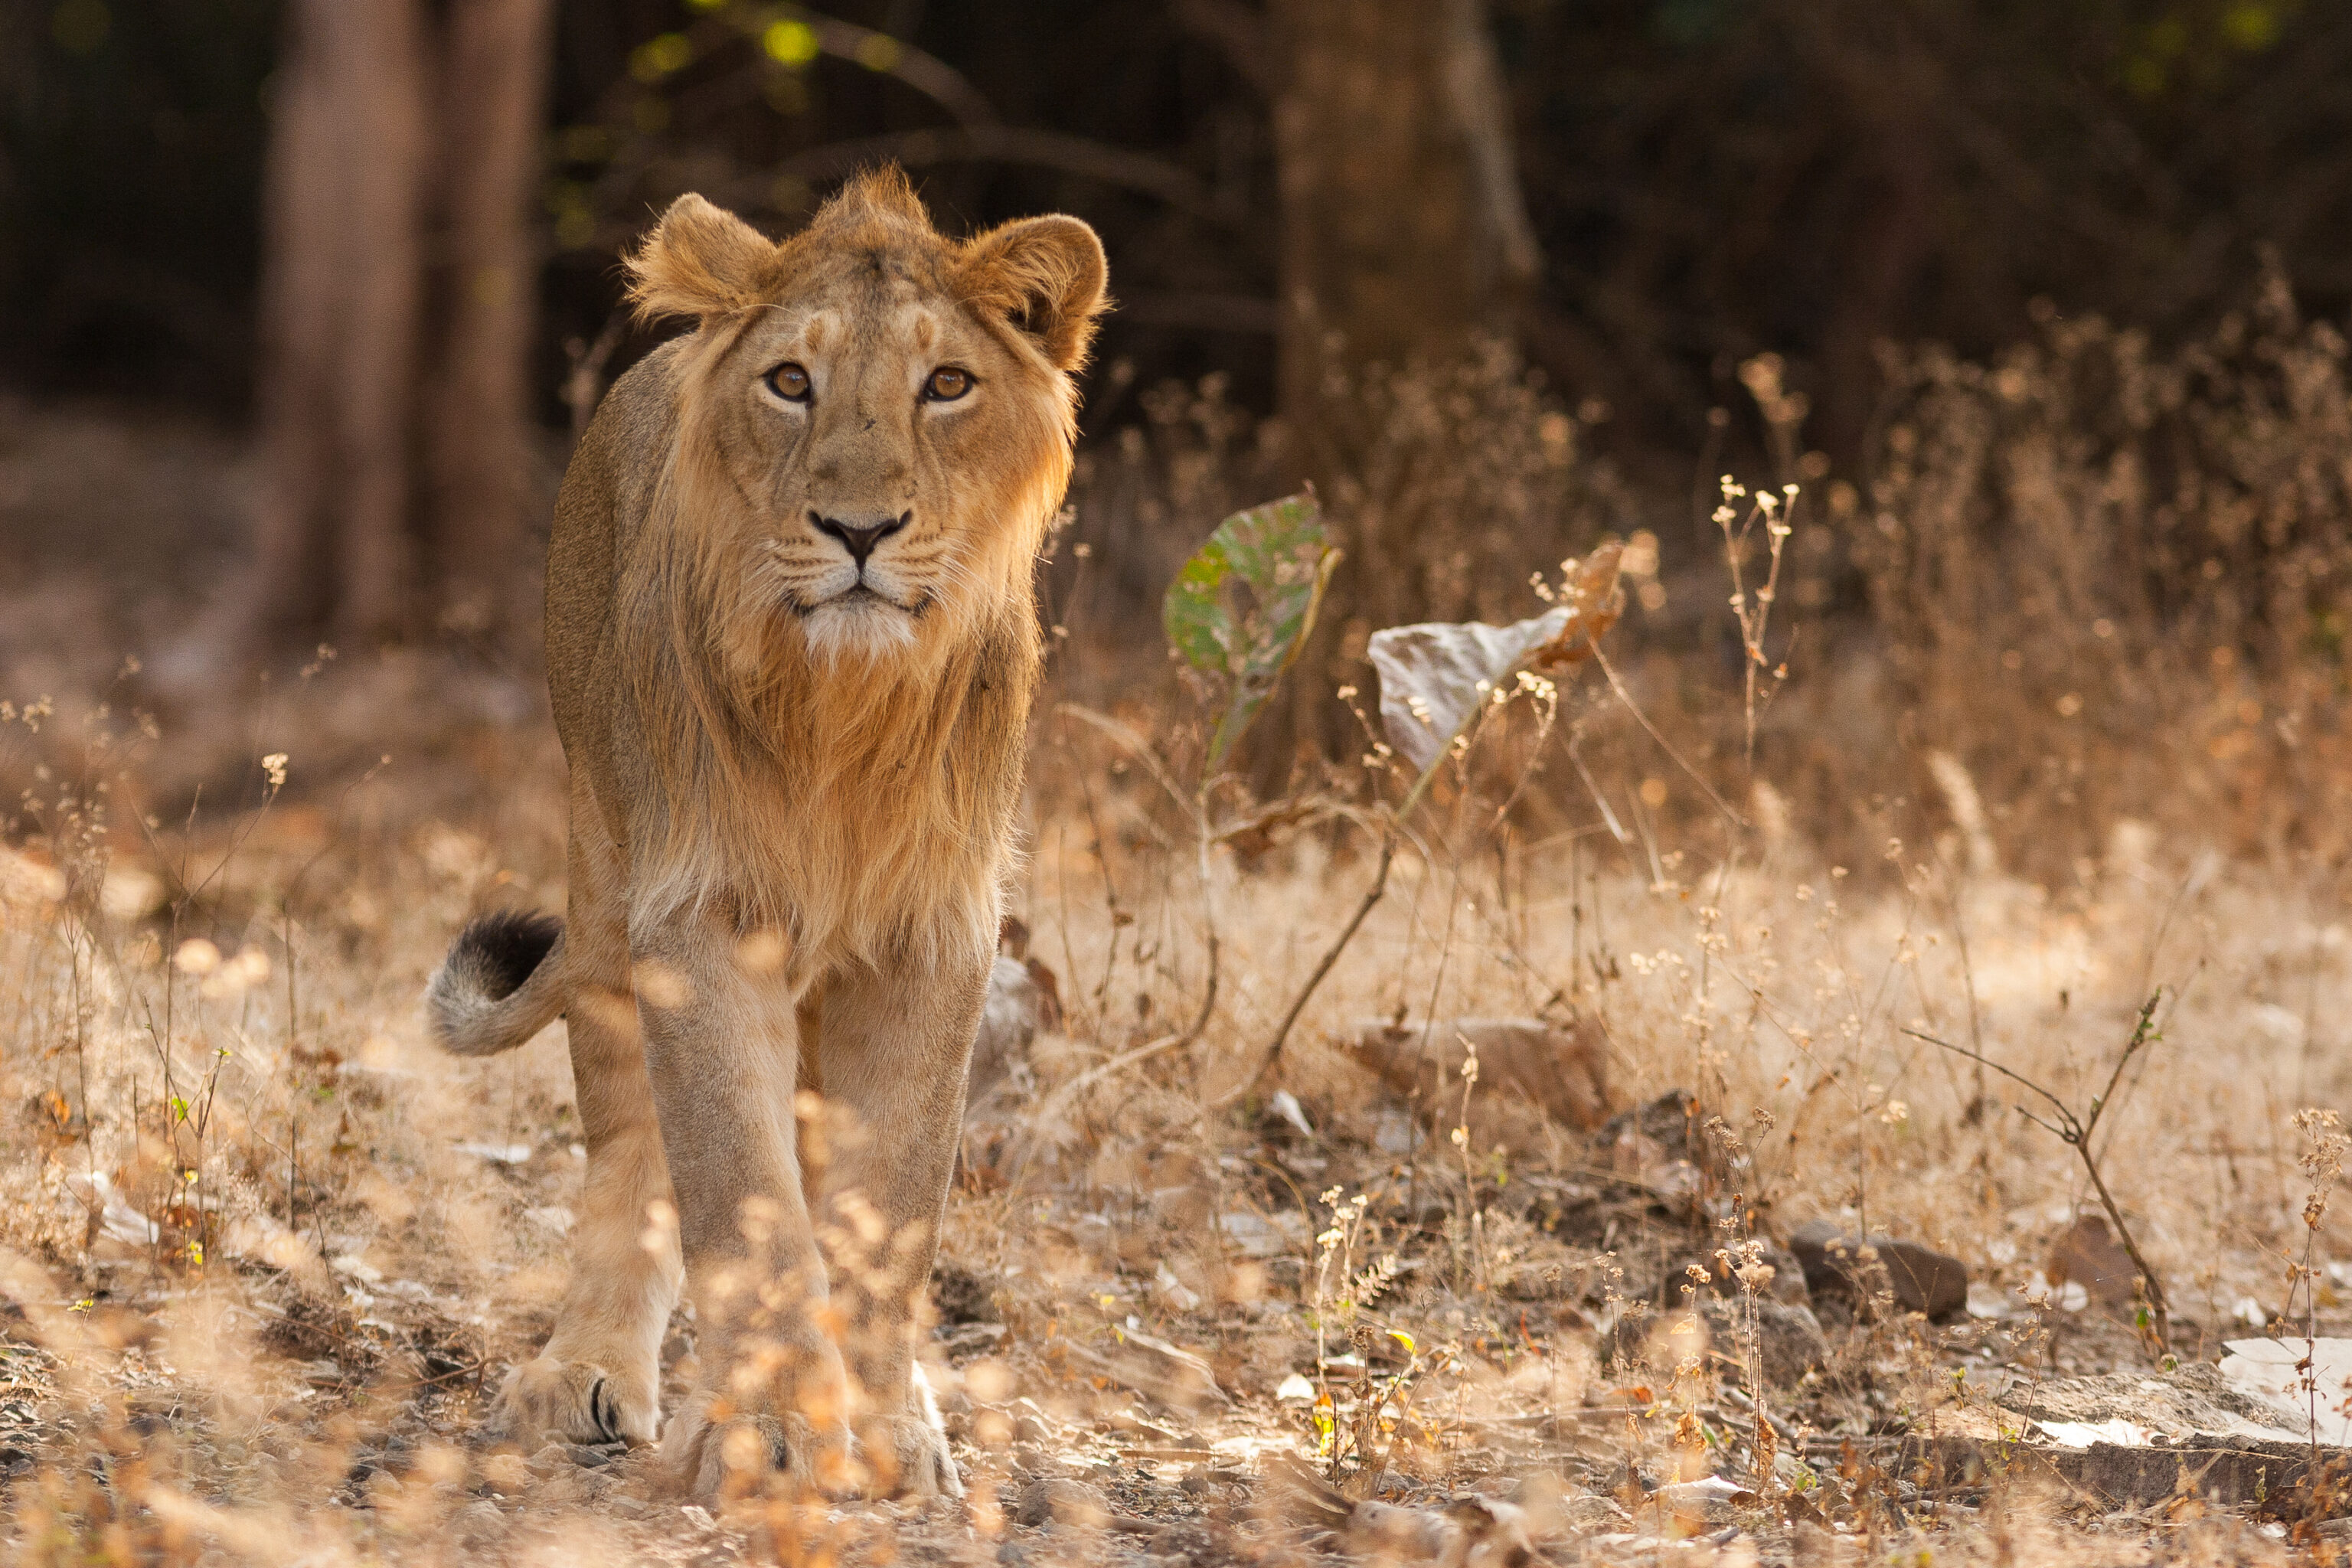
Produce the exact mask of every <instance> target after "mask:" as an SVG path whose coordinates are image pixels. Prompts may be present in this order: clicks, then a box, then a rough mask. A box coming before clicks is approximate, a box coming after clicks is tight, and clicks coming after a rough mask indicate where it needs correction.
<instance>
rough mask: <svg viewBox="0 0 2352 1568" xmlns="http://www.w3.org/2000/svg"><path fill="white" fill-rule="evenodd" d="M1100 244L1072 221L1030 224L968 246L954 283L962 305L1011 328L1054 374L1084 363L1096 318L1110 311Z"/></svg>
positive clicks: (1025, 222)
mask: <svg viewBox="0 0 2352 1568" xmlns="http://www.w3.org/2000/svg"><path fill="white" fill-rule="evenodd" d="M1108 277H1109V268H1108V266H1107V265H1106V264H1105V262H1104V260H1103V247H1102V241H1101V240H1099V239H1097V238H1096V237H1095V231H1094V230H1093V229H1091V228H1088V227H1087V226H1086V225H1085V224H1083V223H1080V222H1079V221H1078V220H1077V219H1076V218H1074V217H1062V216H1053V217H1032V218H1024V219H1022V220H1021V221H1020V222H1018V223H1008V224H1006V225H1004V226H1003V227H1001V228H992V229H990V230H989V231H988V232H987V233H986V234H982V235H977V236H975V237H972V238H971V239H970V240H968V241H966V242H965V244H964V246H963V248H962V251H961V255H960V256H959V257H958V258H957V265H956V282H957V286H958V291H959V292H960V293H961V295H962V297H963V300H964V302H965V303H966V304H967V305H970V306H971V308H972V309H973V310H981V311H985V312H987V313H989V314H992V315H996V316H1000V317H1002V318H1003V319H1004V320H1005V321H1010V322H1011V323H1012V324H1013V326H1014V327H1016V328H1018V329H1019V330H1020V331H1023V332H1024V333H1026V334H1028V336H1029V337H1030V338H1031V339H1032V340H1033V341H1034V342H1035V343H1036V344H1037V346H1038V348H1040V349H1041V350H1043V351H1044V352H1045V357H1046V358H1047V359H1048V360H1051V361H1052V362H1053V363H1054V367H1055V369H1056V370H1065V371H1068V370H1076V368H1077V367H1078V366H1079V365H1080V364H1082V363H1085V361H1086V357H1087V344H1088V343H1090V342H1093V341H1094V335H1095V318H1096V317H1097V316H1099V315H1101V314H1102V313H1103V311H1104V310H1108V308H1109V306H1110V301H1109V300H1108V299H1107V298H1105V297H1104V294H1103V284H1104V282H1105V281H1106V280H1107V279H1108Z"/></svg>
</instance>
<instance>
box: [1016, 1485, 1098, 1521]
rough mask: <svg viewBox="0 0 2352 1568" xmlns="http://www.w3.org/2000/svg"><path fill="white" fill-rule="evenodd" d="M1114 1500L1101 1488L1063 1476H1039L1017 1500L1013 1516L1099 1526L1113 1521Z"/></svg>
mask: <svg viewBox="0 0 2352 1568" xmlns="http://www.w3.org/2000/svg"><path fill="white" fill-rule="evenodd" d="M1110 1513H1111V1510H1110V1502H1109V1500H1108V1499H1107V1498H1105V1497H1104V1496H1103V1494H1102V1492H1101V1490H1100V1489H1098V1488H1096V1487H1091V1486H1088V1485H1087V1483H1086V1482H1084V1481H1073V1480H1068V1479H1064V1478H1062V1477H1059V1476H1039V1477H1038V1478H1037V1479H1034V1480H1033V1481H1031V1482H1029V1483H1028V1484H1027V1485H1026V1486H1024V1487H1023V1488H1022V1489H1021V1493H1020V1496H1018V1497H1017V1498H1015V1499H1014V1500H1013V1518H1014V1519H1015V1520H1016V1521H1019V1522H1021V1523H1023V1524H1028V1525H1042V1524H1066V1525H1071V1526H1075V1527H1076V1528H1078V1529H1082V1530H1099V1529H1101V1528H1102V1527H1103V1526H1104V1525H1106V1524H1108V1523H1109V1522H1110Z"/></svg>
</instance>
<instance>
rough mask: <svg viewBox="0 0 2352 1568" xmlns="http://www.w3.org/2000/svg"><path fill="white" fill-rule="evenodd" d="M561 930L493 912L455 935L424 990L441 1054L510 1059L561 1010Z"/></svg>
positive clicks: (536, 918) (551, 923) (534, 918)
mask: <svg viewBox="0 0 2352 1568" xmlns="http://www.w3.org/2000/svg"><path fill="white" fill-rule="evenodd" d="M562 939H563V922H562V921H560V920H555V919H553V918H551V917H550V916H547V915H532V914H524V913H523V912H521V911H520V910H499V911H497V912H496V913H493V914H487V915H480V916H478V917H476V918H475V920H474V921H472V923H470V924H468V925H467V927H466V929H465V930H464V931H461V932H460V933H458V937H457V941H456V942H453V943H451V944H450V947H449V956H448V957H447V958H446V959H444V960H442V962H441V967H440V968H439V969H438V970H437V971H436V972H435V973H434V976H433V982H432V984H430V985H428V986H426V987H425V1015H426V1016H427V1017H429V1018H430V1019H431V1020H432V1021H433V1032H434V1034H435V1035H436V1036H437V1037H439V1039H440V1041H441V1045H442V1047H443V1048H444V1049H446V1050H450V1051H454V1052H456V1053H457V1055H459V1056H462V1057H486V1056H489V1055H491V1054H493V1053H495V1052H498V1051H510V1050H512V1049H514V1048H515V1047H517V1046H519V1045H521V1044H522V1043H523V1042H524V1041H525V1040H528V1039H530V1037H532V1036H533V1035H535V1034H537V1033H539V1031H540V1030H541V1029H543V1028H545V1027H546V1026H548V1025H549V1024H551V1023H552V1022H553V1021H554V1019H555V1017H556V1016H557V1015H558V1014H560V1013H561V1012H562V1010H563V996H564V985H565V982H564V975H563V962H562V957H563V940H562Z"/></svg>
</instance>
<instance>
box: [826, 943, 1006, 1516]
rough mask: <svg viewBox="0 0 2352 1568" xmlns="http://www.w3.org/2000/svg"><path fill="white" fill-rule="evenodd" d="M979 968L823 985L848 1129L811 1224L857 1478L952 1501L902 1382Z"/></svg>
mask: <svg viewBox="0 0 2352 1568" xmlns="http://www.w3.org/2000/svg"><path fill="white" fill-rule="evenodd" d="M990 957H991V954H990V953H989V952H986V951H984V950H982V951H977V952H970V953H964V954H961V955H958V956H957V957H955V958H952V959H950V960H948V961H946V962H944V963H924V964H918V963H908V962H898V963H888V964H886V965H884V966H883V967H881V968H879V969H877V970H866V971H861V972H854V973H849V974H846V975H844V974H836V975H835V976H834V977H833V978H832V979H831V980H829V981H828V982H827V984H826V987H825V994H824V1031H823V1036H822V1044H821V1054H820V1059H821V1061H822V1063H823V1067H824V1092H825V1098H826V1102H827V1105H828V1107H829V1108H833V1107H838V1108H839V1109H841V1110H845V1111H846V1112H847V1113H848V1116H847V1120H848V1121H850V1123H851V1129H852V1130H851V1131H850V1132H849V1133H848V1134H847V1135H845V1136H844V1137H843V1138H842V1139H841V1140H840V1146H839V1147H838V1148H836V1149H835V1150H833V1151H831V1155H832V1157H831V1158H830V1159H829V1160H828V1161H827V1162H826V1165H825V1170H824V1183H823V1189H822V1190H823V1194H824V1196H823V1198H822V1200H821V1205H822V1206H821V1209H820V1224H821V1225H822V1226H824V1230H823V1232H822V1234H824V1237H825V1238H826V1240H827V1242H828V1244H829V1245H830V1246H831V1247H833V1248H834V1249H835V1250H836V1251H838V1252H841V1253H844V1254H845V1256H840V1257H836V1258H835V1260H834V1261H835V1275H836V1277H837V1278H838V1279H840V1281H841V1283H840V1285H839V1287H838V1289H837V1291H836V1294H835V1306H836V1308H837V1309H839V1310H841V1313H842V1321H843V1323H844V1328H843V1351H844V1353H845V1357H846V1358H847V1361H848V1363H849V1373H850V1375H851V1377H852V1379H853V1380H854V1381H855V1383H856V1385H857V1387H858V1389H859V1391H860V1393H861V1394H862V1396H863V1410H864V1415H862V1416H861V1418H860V1419H859V1421H858V1437H859V1440H860V1446H861V1447H862V1449H863V1451H864V1457H865V1461H866V1468H867V1470H868V1472H869V1474H868V1478H867V1480H868V1484H869V1485H870V1486H871V1487H872V1488H873V1489H875V1490H877V1491H880V1492H885V1493H892V1492H947V1493H950V1494H954V1495H961V1492H962V1490H963V1488H962V1486H961V1483H960V1482H959V1481H958V1479H957V1478H956V1470H955V1464H954V1462H953V1461H952V1460H951V1459H950V1458H949V1457H948V1450H947V1441H946V1437H945V1436H944V1434H942V1433H941V1432H940V1428H939V1417H938V1413H937V1411H936V1409H935V1408H934V1407H933V1406H932V1405H931V1402H930V1399H929V1394H928V1392H927V1391H926V1390H924V1389H923V1388H922V1387H921V1386H919V1384H917V1383H916V1381H915V1380H914V1378H913V1375H912V1374H913V1371H914V1352H915V1341H916V1335H917V1333H918V1332H919V1323H918V1321H917V1317H916V1312H915V1304H916V1301H917V1300H918V1299H919V1297H920V1296H921V1294H922V1292H923V1289H924V1287H925V1286H926V1284H927V1283H928V1282H929V1279H930V1273H931V1261H932V1258H934V1256H935V1255H936V1254H937V1252H938V1250H939V1237H940V1220H941V1218H942V1216H943V1215H944V1212H945V1210H946V1206H947V1193H948V1184H949V1181H950V1178H951V1177H952V1176H953V1174H954V1171H955V1158H956V1148H957V1142H958V1134H959V1131H960V1128H961V1121H962V1116H963V1094H964V1069H965V1063H966V1058H968V1057H969V1056H970V1055H971V1042H972V1035H973V1032H974V1031H975V1030H976V1029H977V1028H978V1027H979V1023H980V1010H981V1005H982V1001H983V1000H984V999H985V997H986V994H987V989H988V965H989V961H990Z"/></svg>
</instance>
